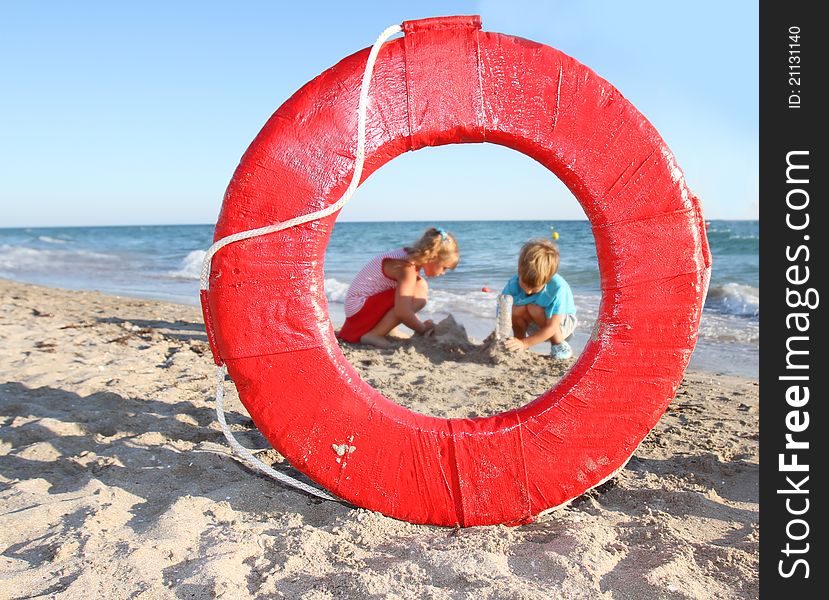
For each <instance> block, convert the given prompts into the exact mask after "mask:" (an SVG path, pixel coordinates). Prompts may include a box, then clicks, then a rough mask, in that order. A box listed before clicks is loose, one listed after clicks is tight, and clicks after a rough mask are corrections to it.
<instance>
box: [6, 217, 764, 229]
mask: <svg viewBox="0 0 829 600" xmlns="http://www.w3.org/2000/svg"><path fill="white" fill-rule="evenodd" d="M759 220H760V219H759V218H742V219H722V218H711V219H705V221H706V222H711V221H746V222H749V221H756V222H759ZM499 222H507V223H528V222H546V223H562V222H579V223H582V222H589V219H587V218H584V219H393V220H391V219H390V220H380V219H378V220H372V221H357V220H351V219H349V220H342V221H336V223H357V224H362V223H499ZM336 223H335V224H336ZM215 225H216V224H215V223H116V224H109V225H17V226H0V231H2V230H8V229H69V228H73V227H74V228H88V229H91V228H94V227H101V228H104V227H205V226H210V227H213V226H215Z"/></svg>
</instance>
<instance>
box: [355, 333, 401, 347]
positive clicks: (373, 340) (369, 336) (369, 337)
mask: <svg viewBox="0 0 829 600" xmlns="http://www.w3.org/2000/svg"><path fill="white" fill-rule="evenodd" d="M360 343H361V344H368V345H370V346H375V347H377V348H391V347H392V346H393V344H392V343H391V342H390V341H389V340H387V339H386V338H385V337H383V336H382V335H376V334H373V333H366V334H365V335H363V336H361V337H360Z"/></svg>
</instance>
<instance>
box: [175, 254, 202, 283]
mask: <svg viewBox="0 0 829 600" xmlns="http://www.w3.org/2000/svg"><path fill="white" fill-rule="evenodd" d="M206 255H207V252H206V251H205V250H193V251H192V252H190V253H189V254H188V255H187V256H185V257H184V258H183V259H181V263H180V264H179V268H178V269H176V270H175V271H168V272H167V276H168V277H172V278H174V279H195V280H199V279H201V268H202V264H203V263H204V257H205V256H206Z"/></svg>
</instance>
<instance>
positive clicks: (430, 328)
mask: <svg viewBox="0 0 829 600" xmlns="http://www.w3.org/2000/svg"><path fill="white" fill-rule="evenodd" d="M434 332H435V323H434V321H432V319H427V320H426V321H423V330H422V331H419V332H418V334H419V335H422V336H423V337H428V336H430V335H432V334H433V333H434Z"/></svg>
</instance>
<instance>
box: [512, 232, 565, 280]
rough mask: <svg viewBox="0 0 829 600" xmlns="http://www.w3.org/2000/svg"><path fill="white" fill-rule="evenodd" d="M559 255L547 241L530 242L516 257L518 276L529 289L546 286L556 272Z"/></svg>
mask: <svg viewBox="0 0 829 600" xmlns="http://www.w3.org/2000/svg"><path fill="white" fill-rule="evenodd" d="M558 262H559V253H558V248H557V247H556V245H555V244H554V243H553V242H551V241H549V240H530V241H529V242H527V243H526V244H524V246H523V247H522V248H521V254H519V255H518V276H519V277H520V278H521V281H523V282H524V283H525V284H526V285H528V286H529V287H531V288H537V287H541V286H543V285H546V284H547V283H548V282H549V281H550V280H551V279H552V278H553V275H555V274H556V273H557V272H558Z"/></svg>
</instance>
